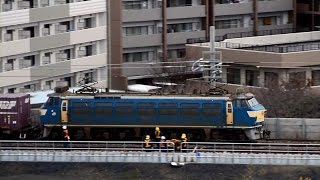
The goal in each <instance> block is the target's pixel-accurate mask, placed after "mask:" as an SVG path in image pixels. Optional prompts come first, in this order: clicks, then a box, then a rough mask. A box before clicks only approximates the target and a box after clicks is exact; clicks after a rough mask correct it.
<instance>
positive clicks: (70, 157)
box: [0, 150, 320, 166]
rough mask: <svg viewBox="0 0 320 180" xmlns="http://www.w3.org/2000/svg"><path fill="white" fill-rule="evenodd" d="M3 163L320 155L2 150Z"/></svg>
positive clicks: (291, 161) (304, 160)
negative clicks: (198, 154)
mask: <svg viewBox="0 0 320 180" xmlns="http://www.w3.org/2000/svg"><path fill="white" fill-rule="evenodd" d="M0 161H3V162H10V161H14V162H93V163H97V162H102V163H106V162H122V163H168V164H170V163H171V162H177V163H183V164H257V165H315V166H319V165H320V155H310V154H269V153H259V154H252V153H226V152H223V153H212V152H208V153H201V155H200V156H197V155H196V153H159V152H158V153H153V152H132V153H128V152H101V151H81V152H80V151H72V152H70V151H68V152H64V151H55V152H50V151H42V152H39V151H20V150H1V151H0Z"/></svg>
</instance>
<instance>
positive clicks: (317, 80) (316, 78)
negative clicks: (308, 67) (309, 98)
mask: <svg viewBox="0 0 320 180" xmlns="http://www.w3.org/2000/svg"><path fill="white" fill-rule="evenodd" d="M311 73H312V81H311V86H319V85H320V70H315V71H312V72H311Z"/></svg>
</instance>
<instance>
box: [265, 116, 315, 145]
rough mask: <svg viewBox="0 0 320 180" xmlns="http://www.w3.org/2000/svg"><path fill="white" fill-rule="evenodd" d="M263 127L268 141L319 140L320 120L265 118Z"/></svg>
mask: <svg viewBox="0 0 320 180" xmlns="http://www.w3.org/2000/svg"><path fill="white" fill-rule="evenodd" d="M265 125H266V128H267V129H268V130H269V131H271V134H270V139H279V140H280V139H283V140H314V141H319V140H320V119H307V118H306V119H304V118H267V119H266V121H265Z"/></svg>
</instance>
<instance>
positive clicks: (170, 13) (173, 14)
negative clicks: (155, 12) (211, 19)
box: [167, 5, 206, 19]
mask: <svg viewBox="0 0 320 180" xmlns="http://www.w3.org/2000/svg"><path fill="white" fill-rule="evenodd" d="M199 17H206V7H205V6H204V5H199V6H183V7H170V8H167V18H168V19H187V18H199Z"/></svg>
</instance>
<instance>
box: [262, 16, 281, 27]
mask: <svg viewBox="0 0 320 180" xmlns="http://www.w3.org/2000/svg"><path fill="white" fill-rule="evenodd" d="M258 24H259V26H270V25H277V17H276V16H269V17H261V18H259V22H258ZM279 24H281V23H280V22H279Z"/></svg>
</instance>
